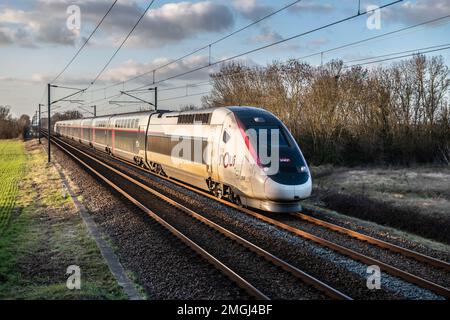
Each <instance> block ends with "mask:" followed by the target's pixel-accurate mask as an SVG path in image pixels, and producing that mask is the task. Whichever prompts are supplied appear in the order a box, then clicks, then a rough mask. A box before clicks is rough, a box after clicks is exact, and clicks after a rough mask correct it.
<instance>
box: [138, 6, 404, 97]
mask: <svg viewBox="0 0 450 320" xmlns="http://www.w3.org/2000/svg"><path fill="white" fill-rule="evenodd" d="M402 1H403V0H396V1H393V2H390V3H387V4H385V5H383V6H380V7H379V8H378V10H382V9H384V8H387V7H390V6H393V5H395V4H397V3H400V2H402ZM371 12H373V10H367V11H364V12H358V13H357V14H354V15H352V16H348V17H346V18H343V19H340V20H337V21H333V22H330V23H328V24H326V25H323V26H320V27H317V28H314V29H311V30H308V31H305V32H302V33H298V34H296V35H294V36H291V37H288V38H285V39H281V40H278V41H274V42H272V43H269V44H267V45H264V46H261V47H258V48H255V49H251V50H248V51H245V52H242V53H239V54H236V55H234V56H231V57H228V58H224V59H221V60H219V61H215V62H212V63H210V64H207V65H204V66H200V67H197V68H194V69H191V70H188V71H186V72H182V73H179V74H176V75H173V76H170V77H167V78H164V79H162V80H158V81H155V82H153V83H150V84H146V85H143V86H140V87H137V88H134V89H141V88H145V87H149V86H152V85H155V84H160V83H162V82H165V81H168V80H172V79H175V78H179V77H182V76H185V75H188V74H191V73H194V72H197V71H200V70H203V69H206V68H210V67H213V66H216V65H219V64H222V63H224V62H228V61H231V60H235V59H237V58H240V57H243V56H245V55H248V54H252V53H255V52H258V51H261V50H265V49H268V48H271V47H274V46H276V45H280V44H282V43H285V42H288V41H291V40H294V39H297V38H300V37H303V36H305V35H308V34H311V33H314V32H317V31H319V30H323V29H326V28H329V27H331V26H335V25H338V24H341V23H343V22H346V21H350V20H352V19H355V18H357V17H360V16H363V15H366V14H368V13H371Z"/></svg>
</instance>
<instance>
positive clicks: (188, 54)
mask: <svg viewBox="0 0 450 320" xmlns="http://www.w3.org/2000/svg"><path fill="white" fill-rule="evenodd" d="M301 1H303V0H296V1H293V2H291V3H289V4H287V5H285V6H283V7H281V8H279V9H277V10H275V11H272V12H270V13H268V14H266V15H265V16H263V17H261V18H259V19H257V20H255V21H253V22H251V23H250V24H247V25H245V26H243V27H241V28H239V29H237V30H234V31H233V32H231V33H229V34H227V35H225V36H223V37H220V38H219V39H216V40H214V41H213V42H210V43H208V44H206V45H204V46H202V47H200V48H198V49H195V50H193V51H191V52H189V53H187V54H185V55H183V56H181V57H179V58H176V59H174V60H172V61H170V62H168V63H165V64H163V65H161V66H158V67H157V68H154V69H152V70H150V71H147V72H144V73H141V74H139V75H136V76H134V77H131V78H129V79H127V80H124V81H119V82H116V83H114V84H112V85H108V86H105V87H102V88H99V89H95V90H91V91H92V92H96V91H100V90H104V89H109V88H112V87H116V86H119V85H122V84H124V83H127V82H130V81H134V80H136V79H139V78H141V77H144V76H146V75H149V74H152V73H153V72H156V71H158V70H161V69H163V68H166V67H168V66H170V65H172V64H175V63H177V62H180V61H182V60H184V59H186V58H187V57H190V56H192V55H194V54H196V53H198V52H200V51H202V50H205V49H208V48H211V46H213V45H215V44H218V43H220V42H222V41H224V40H226V39H228V38H230V37H232V36H234V35H236V34H238V33H240V32H242V31H244V30H247V29H249V28H250V27H252V26H254V25H256V24H259V23H261V22H262V21H264V20H267V19H269V18H270V17H273V16H275V15H277V14H278V13H280V12H282V11H284V10H287V9H289V8H291V7H293V6H294V5H296V4H298V3H299V2H301Z"/></svg>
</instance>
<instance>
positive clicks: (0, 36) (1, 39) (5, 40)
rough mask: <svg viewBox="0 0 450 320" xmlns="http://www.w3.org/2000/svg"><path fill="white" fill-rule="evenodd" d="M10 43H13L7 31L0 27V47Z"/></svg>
mask: <svg viewBox="0 0 450 320" xmlns="http://www.w3.org/2000/svg"><path fill="white" fill-rule="evenodd" d="M11 43H13V40H12V39H11V37H10V36H9V35H8V33H7V32H5V31H3V30H1V29H0V47H3V46H7V45H9V44H11Z"/></svg>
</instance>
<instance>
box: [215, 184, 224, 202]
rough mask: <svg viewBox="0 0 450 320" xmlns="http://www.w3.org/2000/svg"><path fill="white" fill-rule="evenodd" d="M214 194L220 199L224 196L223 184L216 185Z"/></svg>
mask: <svg viewBox="0 0 450 320" xmlns="http://www.w3.org/2000/svg"><path fill="white" fill-rule="evenodd" d="M214 195H215V196H216V197H217V198H219V199H222V198H223V190H222V186H221V185H220V184H218V185H217V186H216V188H215V189H214Z"/></svg>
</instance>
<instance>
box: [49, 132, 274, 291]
mask: <svg viewBox="0 0 450 320" xmlns="http://www.w3.org/2000/svg"><path fill="white" fill-rule="evenodd" d="M53 143H54V144H55V145H57V146H58V147H59V148H60V149H61V150H63V151H64V152H65V153H67V154H68V155H69V156H71V157H72V158H73V159H74V160H76V161H77V162H79V163H81V164H82V165H83V166H84V167H86V168H87V169H88V170H89V171H91V172H92V173H93V174H95V175H96V176H97V177H99V178H100V179H101V180H103V181H104V182H105V183H106V184H108V185H109V186H110V187H111V188H113V189H114V190H116V191H117V192H118V193H120V194H121V195H122V196H124V197H125V198H126V199H128V200H129V201H130V202H132V203H133V204H135V205H136V206H137V207H139V208H140V209H141V210H142V211H144V212H145V213H146V214H147V215H148V216H150V217H151V218H152V219H154V220H155V221H156V222H158V223H159V224H160V225H161V226H163V227H164V228H165V229H167V230H168V231H169V232H170V233H172V234H173V235H174V236H175V237H177V238H178V239H180V240H181V241H182V242H183V243H185V244H186V245H187V246H188V247H189V248H191V249H192V250H194V251H195V252H196V253H197V254H199V255H200V256H201V257H202V258H203V259H205V260H206V261H207V262H209V263H210V264H212V265H213V266H214V267H215V268H217V269H218V270H219V271H221V272H222V273H223V274H225V275H226V276H227V277H229V278H230V279H231V280H232V281H234V282H235V283H236V284H237V285H238V286H239V287H240V288H242V289H244V290H245V291H246V292H247V293H248V294H250V295H251V296H253V297H255V298H256V299H258V300H270V298H269V297H267V296H266V295H265V294H263V293H262V292H261V291H259V290H258V289H257V288H256V287H255V286H253V285H252V284H250V283H249V282H248V281H247V280H245V279H244V278H243V277H241V276H240V275H238V274H237V273H236V272H234V271H233V270H232V269H230V268H229V267H227V266H226V265H225V264H224V263H222V262H221V261H219V260H218V259H217V258H215V257H214V256H213V255H212V254H210V253H209V252H207V251H206V250H205V249H203V248H202V247H201V246H199V245H198V244H196V243H195V242H194V241H192V240H191V239H189V238H188V237H187V236H185V235H184V234H183V233H182V232H181V231H179V230H178V229H177V228H175V227H174V226H172V225H171V224H169V223H168V222H167V221H165V220H164V219H163V218H161V217H160V216H159V215H157V214H156V213H155V212H153V211H152V210H150V209H149V208H147V207H146V206H145V205H144V204H142V203H141V202H140V201H138V200H136V199H135V198H133V196H132V195H130V194H129V193H128V192H126V191H125V190H123V189H122V188H120V187H119V186H117V185H116V184H115V183H113V182H112V181H111V180H109V179H108V178H106V177H105V176H104V175H102V174H101V173H99V172H98V171H97V170H95V169H94V168H92V167H91V166H90V165H89V164H87V163H86V162H84V161H83V160H81V159H80V158H79V157H77V156H76V155H74V154H73V153H72V152H70V151H69V150H67V149H66V148H64V147H63V146H62V145H60V144H59V143H58V142H56V141H53Z"/></svg>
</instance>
